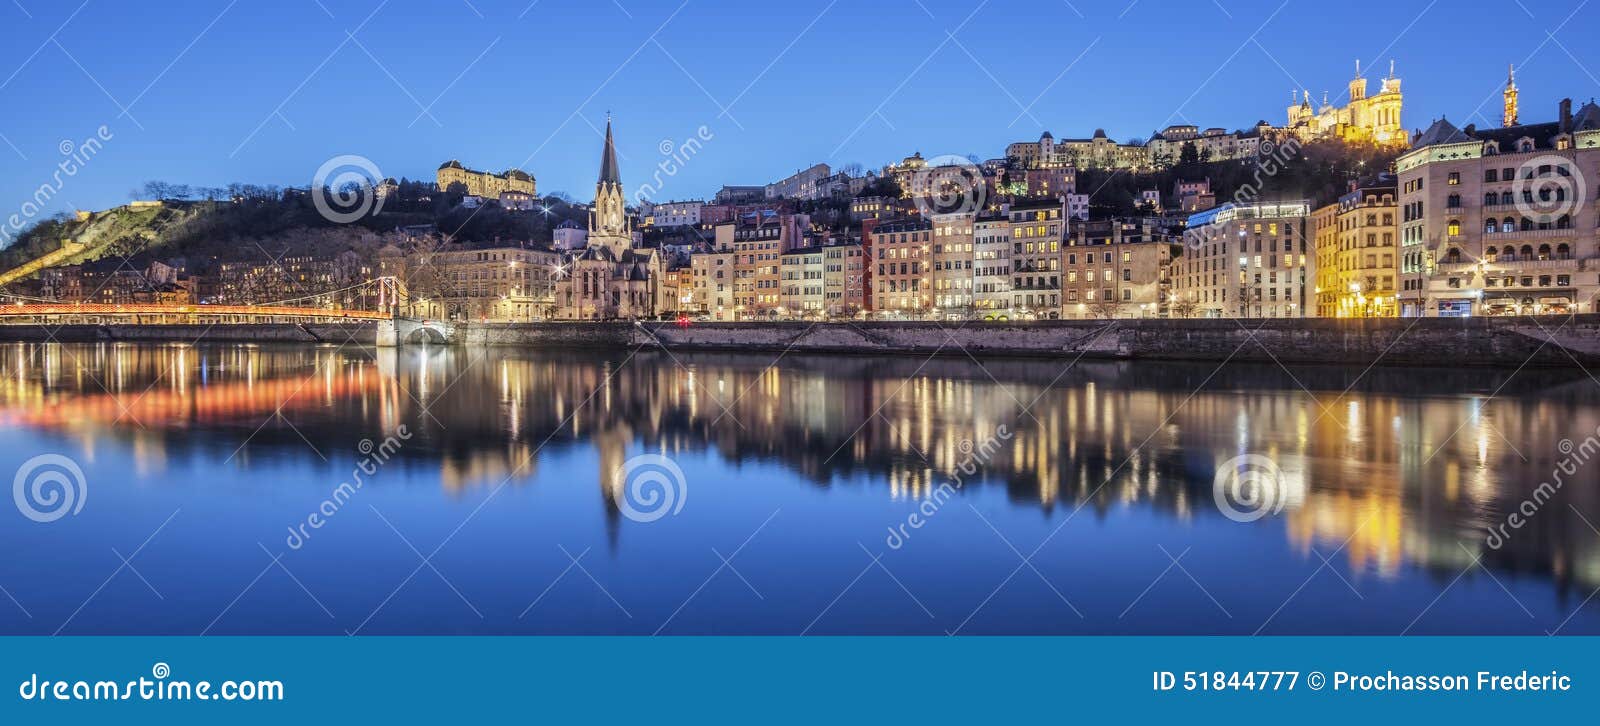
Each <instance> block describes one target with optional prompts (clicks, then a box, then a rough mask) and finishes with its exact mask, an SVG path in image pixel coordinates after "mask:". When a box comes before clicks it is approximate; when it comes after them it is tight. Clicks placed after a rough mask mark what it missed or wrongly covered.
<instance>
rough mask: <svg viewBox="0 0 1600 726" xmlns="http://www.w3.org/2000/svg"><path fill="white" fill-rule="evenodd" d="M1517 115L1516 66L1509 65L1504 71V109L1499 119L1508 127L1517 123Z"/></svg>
mask: <svg viewBox="0 0 1600 726" xmlns="http://www.w3.org/2000/svg"><path fill="white" fill-rule="evenodd" d="M1517 115H1518V114H1517V67H1516V66H1511V67H1510V68H1509V69H1507V71H1506V111H1505V115H1504V117H1503V118H1502V119H1501V120H1502V121H1503V122H1504V125H1505V126H1506V127H1507V128H1510V127H1512V126H1516V125H1517V123H1518V118H1517Z"/></svg>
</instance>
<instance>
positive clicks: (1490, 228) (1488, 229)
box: [1483, 219, 1497, 234]
mask: <svg viewBox="0 0 1600 726" xmlns="http://www.w3.org/2000/svg"><path fill="white" fill-rule="evenodd" d="M1496 227H1497V225H1496V224H1495V222H1494V220H1493V219H1490V220H1489V221H1487V222H1484V223H1483V233H1484V234H1494V233H1495V232H1496Z"/></svg>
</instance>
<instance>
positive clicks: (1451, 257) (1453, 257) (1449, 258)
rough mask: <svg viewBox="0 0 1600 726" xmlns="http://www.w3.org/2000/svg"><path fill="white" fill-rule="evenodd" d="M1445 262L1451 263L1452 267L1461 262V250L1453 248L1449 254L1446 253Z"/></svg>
mask: <svg viewBox="0 0 1600 726" xmlns="http://www.w3.org/2000/svg"><path fill="white" fill-rule="evenodd" d="M1444 261H1445V262H1447V263H1450V264H1452V265H1453V264H1456V263H1458V262H1460V261H1461V250H1460V249H1457V248H1455V247H1451V248H1450V251H1449V252H1446V253H1444Z"/></svg>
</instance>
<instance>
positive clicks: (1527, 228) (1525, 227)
mask: <svg viewBox="0 0 1600 726" xmlns="http://www.w3.org/2000/svg"><path fill="white" fill-rule="evenodd" d="M1522 231H1524V232H1532V231H1533V220H1531V219H1528V218H1527V217H1523V218H1522Z"/></svg>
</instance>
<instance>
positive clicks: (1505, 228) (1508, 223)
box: [1500, 217, 1517, 232]
mask: <svg viewBox="0 0 1600 726" xmlns="http://www.w3.org/2000/svg"><path fill="white" fill-rule="evenodd" d="M1500 231H1501V232H1515V231H1517V222H1516V220H1514V219H1512V218H1510V217H1506V218H1505V219H1504V220H1503V221H1501V222H1500Z"/></svg>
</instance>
